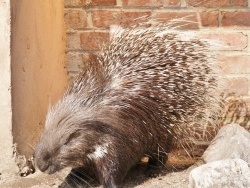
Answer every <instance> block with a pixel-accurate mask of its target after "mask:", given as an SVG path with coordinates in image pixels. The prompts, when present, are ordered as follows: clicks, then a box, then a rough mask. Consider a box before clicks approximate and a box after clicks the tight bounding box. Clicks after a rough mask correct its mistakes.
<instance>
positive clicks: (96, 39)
mask: <svg viewBox="0 0 250 188" xmlns="http://www.w3.org/2000/svg"><path fill="white" fill-rule="evenodd" d="M108 40H109V33H107V32H92V31H88V32H82V33H81V34H80V41H81V49H82V50H87V51H89V50H99V49H100V47H101V46H102V45H104V43H106V42H107V41H108Z"/></svg>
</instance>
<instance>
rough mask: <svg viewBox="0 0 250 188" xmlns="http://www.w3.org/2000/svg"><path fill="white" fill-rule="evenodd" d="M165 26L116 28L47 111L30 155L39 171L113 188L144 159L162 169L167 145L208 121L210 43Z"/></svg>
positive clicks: (213, 99) (213, 89)
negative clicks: (88, 176) (89, 177)
mask: <svg viewBox="0 0 250 188" xmlns="http://www.w3.org/2000/svg"><path fill="white" fill-rule="evenodd" d="M170 25H171V24H167V25H166V24H158V25H153V26H150V27H146V28H145V27H144V26H137V27H132V28H129V29H124V30H123V31H122V32H120V33H119V34H118V35H117V36H116V37H113V38H111V40H110V42H109V43H108V44H107V45H106V47H104V48H103V49H102V50H101V52H100V54H99V55H98V58H97V60H96V62H95V63H93V64H90V66H88V67H87V69H86V70H85V71H83V72H82V73H81V74H80V75H79V76H78V77H77V78H76V79H75V80H74V81H73V82H72V84H71V85H70V86H69V87H68V89H67V91H66V92H65V94H64V96H63V97H62V98H61V99H60V100H59V101H58V103H57V104H56V105H54V106H53V107H51V108H50V109H49V111H48V114H47V117H46V123H45V130H44V132H43V134H42V136H41V138H40V141H39V142H38V144H37V147H36V150H35V159H36V164H37V167H38V168H39V169H40V170H41V171H43V172H46V173H48V174H52V173H54V172H57V171H59V170H61V169H63V168H64V167H72V168H73V170H74V169H75V170H76V171H77V169H80V168H85V167H86V171H87V170H90V169H91V171H92V173H93V174H94V175H95V177H96V178H97V179H98V180H99V182H100V183H101V184H102V185H103V187H117V186H118V185H119V184H121V182H122V180H123V179H124V177H125V176H126V174H127V172H128V170H129V169H130V168H131V167H132V166H134V165H135V164H136V163H137V162H138V161H140V159H141V158H142V157H143V156H144V155H145V154H146V155H147V156H150V157H149V165H156V166H160V165H161V164H164V163H165V161H166V160H167V152H168V151H169V148H170V146H171V143H172V140H177V141H178V140H182V139H183V138H187V137H188V136H189V137H190V131H189V130H190V129H199V128H200V127H199V126H197V122H198V121H202V120H204V119H206V120H207V119H208V118H209V117H210V116H213V113H214V112H215V111H216V110H213V109H215V107H214V106H216V104H217V103H218V98H219V97H218V96H219V92H218V90H217V89H218V88H217V86H218V78H217V74H216V71H215V70H214V58H213V57H212V56H211V54H210V43H209V42H208V41H207V40H203V39H199V38H198V37H197V36H196V34H194V33H193V32H190V31H177V30H176V29H174V28H171V27H170ZM208 112H209V113H208ZM208 114H209V115H208ZM200 129H202V128H200Z"/></svg>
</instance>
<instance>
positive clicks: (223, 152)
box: [202, 124, 250, 164]
mask: <svg viewBox="0 0 250 188" xmlns="http://www.w3.org/2000/svg"><path fill="white" fill-rule="evenodd" d="M202 158H203V159H204V161H205V162H206V163H208V162H212V161H217V160H223V159H228V158H232V159H233V158H239V159H243V160H244V161H246V162H248V163H249V164H250V133H249V132H248V131H246V130H245V129H244V128H243V127H241V126H239V125H237V124H229V125H226V126H224V127H222V128H221V130H220V131H219V132H218V134H217V136H216V137H215V138H214V139H213V140H212V142H211V144H210V146H209V147H208V148H207V150H206V151H205V153H204V154H203V156H202Z"/></svg>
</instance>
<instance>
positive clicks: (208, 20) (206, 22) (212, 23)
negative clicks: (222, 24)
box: [201, 11, 219, 27]
mask: <svg viewBox="0 0 250 188" xmlns="http://www.w3.org/2000/svg"><path fill="white" fill-rule="evenodd" d="M201 22H202V26H204V27H218V26H219V12H218V11H204V12H201Z"/></svg>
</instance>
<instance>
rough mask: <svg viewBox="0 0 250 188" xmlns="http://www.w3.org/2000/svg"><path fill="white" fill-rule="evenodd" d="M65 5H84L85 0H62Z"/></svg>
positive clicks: (85, 3)
mask: <svg viewBox="0 0 250 188" xmlns="http://www.w3.org/2000/svg"><path fill="white" fill-rule="evenodd" d="M64 5H65V6H86V5H87V0H64Z"/></svg>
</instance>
